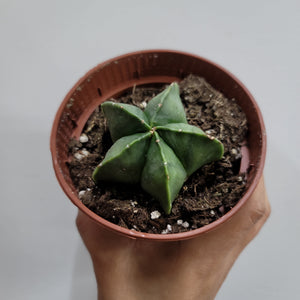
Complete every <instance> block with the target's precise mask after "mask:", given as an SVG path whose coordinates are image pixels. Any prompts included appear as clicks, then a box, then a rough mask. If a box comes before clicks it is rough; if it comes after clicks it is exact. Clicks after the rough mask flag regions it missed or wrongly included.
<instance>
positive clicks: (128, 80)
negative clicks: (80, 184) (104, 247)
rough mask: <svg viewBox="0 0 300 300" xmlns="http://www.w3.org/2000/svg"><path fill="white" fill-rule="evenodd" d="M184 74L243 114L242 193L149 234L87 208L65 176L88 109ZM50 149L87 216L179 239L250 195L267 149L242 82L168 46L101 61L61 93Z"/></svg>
mask: <svg viewBox="0 0 300 300" xmlns="http://www.w3.org/2000/svg"><path fill="white" fill-rule="evenodd" d="M189 74H194V75H199V76H202V77H204V78H205V79H206V80H207V81H208V82H209V83H210V84H211V85H212V86H213V87H214V88H216V89H217V90H219V91H220V92H222V93H223V94H224V95H225V96H226V97H227V98H235V99H236V100H237V103H238V104H239V105H240V106H241V108H242V109H243V111H244V112H245V114H246V117H247V121H248V128H249V132H248V135H247V147H246V148H244V149H243V151H242V153H243V158H242V166H241V168H242V169H243V170H244V171H247V187H246V192H245V194H244V196H243V197H242V198H241V199H240V200H239V201H238V203H237V204H236V205H235V206H234V207H233V208H232V209H231V210H230V211H229V212H228V213H226V214H225V215H224V216H223V217H221V218H219V219H218V220H216V221H214V222H213V223H210V224H208V225H206V226H204V227H201V228H199V229H195V230H191V231H188V232H184V233H174V234H167V235H165V234H149V233H143V232H137V231H134V230H129V229H126V228H123V227H120V226H118V225H115V224H113V223H111V222H109V221H106V220H105V219H103V218H101V217H100V216H98V215H96V214H95V213H94V212H92V211H91V210H89V209H88V208H87V207H86V206H85V205H83V203H82V202H81V201H80V199H79V198H78V194H77V191H76V189H75V187H74V185H73V183H72V180H71V178H70V174H69V170H68V167H67V164H66V162H67V161H68V159H69V157H68V143H69V141H70V139H71V138H74V137H75V138H79V136H80V134H81V131H82V129H83V127H84V125H85V123H86V121H87V120H88V118H89V116H90V115H91V113H92V112H93V111H94V110H95V108H96V107H97V106H99V104H101V103H102V102H103V101H105V100H107V99H109V98H111V97H113V96H114V97H115V96H117V95H120V94H121V93H122V92H123V91H125V90H126V89H128V88H132V87H133V86H134V85H137V86H138V85H143V84H155V83H171V82H173V81H180V80H181V79H183V78H184V77H186V76H187V75H189ZM50 147H51V153H52V160H53V166H54V170H55V174H56V176H57V179H58V181H59V183H60V185H61V187H62V189H63V190H64V192H65V193H66V195H67V196H68V197H69V198H70V200H71V201H72V202H73V203H74V204H75V205H76V206H77V207H78V208H79V209H80V210H81V211H82V212H83V213H85V214H86V215H88V216H89V217H90V218H91V219H92V220H94V221H95V222H97V223H98V224H99V225H100V226H103V227H105V228H107V229H109V230H112V231H114V232H117V233H120V234H123V235H126V236H128V237H131V238H143V239H150V240H159V241H175V240H183V239H188V238H192V237H195V236H198V235H200V234H203V233H206V232H207V231H209V230H212V229H214V228H216V227H217V226H220V225H221V224H222V223H224V222H226V221H227V220H228V219H230V218H231V217H232V216H233V215H234V214H235V213H236V212H237V211H238V210H239V209H240V208H241V207H242V206H243V205H244V204H245V203H246V201H247V200H248V199H249V197H250V196H251V195H252V193H253V191H254V190H255V188H256V186H257V184H258V181H259V179H260V177H261V176H262V172H263V167H264V162H265V155H266V133H265V126H264V122H263V118H262V115H261V112H260V110H259V108H258V105H257V103H256V101H255V100H254V98H253V96H252V95H251V94H250V93H249V91H248V90H247V89H246V88H245V86H244V85H243V84H242V83H241V82H240V81H239V80H238V79H237V78H236V77H235V76H233V75H232V74H230V73H229V72H228V71H226V70H225V69H224V68H222V67H220V66H218V65H216V64H215V63H213V62H210V61H208V60H206V59H204V58H202V57H199V56H196V55H193V54H188V53H184V52H180V51H172V50H146V51H138V52H133V53H129V54H125V55H122V56H119V57H116V58H113V59H110V60H108V61H105V62H103V63H101V64H99V65H98V66H96V67H95V68H93V69H92V70H90V71H89V72H88V73H87V74H85V75H84V76H83V77H82V78H81V79H80V80H79V81H78V82H77V83H76V84H75V85H74V86H73V88H72V89H71V90H70V92H69V93H68V94H67V95H66V97H65V98H64V100H63V102H62V103H61V105H60V107H59V109H58V111H57V113H56V116H55V120H54V123H53V127H52V133H51V142H50Z"/></svg>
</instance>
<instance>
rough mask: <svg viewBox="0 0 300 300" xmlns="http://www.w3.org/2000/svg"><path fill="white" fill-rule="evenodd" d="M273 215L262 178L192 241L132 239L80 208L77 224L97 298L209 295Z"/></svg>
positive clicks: (203, 297) (207, 297)
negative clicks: (231, 210)
mask: <svg viewBox="0 0 300 300" xmlns="http://www.w3.org/2000/svg"><path fill="white" fill-rule="evenodd" d="M269 214H270V204H269V201H268V198H267V195H266V191H265V186H264V181H263V178H262V179H261V180H260V182H259V184H258V186H257V188H256V190H255V192H254V193H253V195H252V196H251V198H250V199H249V200H248V201H247V203H246V204H245V205H244V206H243V207H242V208H241V209H240V210H239V211H238V212H237V213H236V214H235V215H234V216H233V217H232V218H231V219H230V220H229V221H227V222H226V223H224V224H223V225H222V226H220V228H217V229H216V230H214V231H211V232H208V233H207V234H203V235H202V236H199V237H197V238H194V239H190V240H185V241H179V242H155V243H153V242H149V241H147V240H134V239H130V238H127V237H124V236H121V235H118V234H115V233H112V232H108V231H107V230H106V229H103V228H102V227H100V226H99V225H97V224H96V223H95V222H94V221H92V220H91V219H90V218H88V217H87V216H86V215H84V214H83V213H81V212H79V213H78V216H77V220H76V223H77V227H78V230H79V233H80V235H81V237H82V239H83V241H84V243H85V245H86V247H87V249H88V251H89V253H90V255H91V258H92V261H93V265H94V271H95V274H96V280H97V284H98V300H100V299H103V300H115V299H122V300H152V299H153V300H154V299H155V300H157V299H163V300H164V299H166V300H168V299H172V300H176V299H187V300H194V299H197V300H198V299H201V300H210V299H214V298H215V296H216V294H217V292H218V290H219V288H220V286H221V284H222V283H223V281H224V279H225V278H226V275H227V274H228V272H229V270H230V269H231V267H232V265H233V263H234V262H235V260H236V259H237V257H238V256H239V254H240V253H241V252H242V250H243V249H244V248H245V247H246V245H247V244H248V243H249V242H250V241H251V240H252V239H253V238H254V237H255V236H256V235H257V233H258V232H259V231H260V229H261V228H262V226H263V224H264V223H265V222H266V220H267V218H268V216H269Z"/></svg>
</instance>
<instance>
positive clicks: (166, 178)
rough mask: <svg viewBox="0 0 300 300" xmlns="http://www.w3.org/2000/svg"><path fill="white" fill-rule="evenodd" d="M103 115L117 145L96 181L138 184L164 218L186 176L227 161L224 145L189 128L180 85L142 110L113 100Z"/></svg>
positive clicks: (97, 171) (105, 105)
mask: <svg viewBox="0 0 300 300" xmlns="http://www.w3.org/2000/svg"><path fill="white" fill-rule="evenodd" d="M102 110H103V112H104V115H105V117H106V119H107V123H108V128H109V131H110V135H111V138H112V141H113V142H114V144H113V145H112V147H111V148H110V149H109V150H108V152H107V153H106V156H105V158H104V160H103V161H102V162H101V163H100V164H99V165H98V166H97V167H96V169H95V170H94V172H93V180H94V181H95V182H98V181H116V182H123V183H129V184H137V183H140V184H141V186H142V188H143V189H144V190H145V191H146V192H148V193H149V194H151V195H152V196H153V197H154V198H155V199H157V200H158V201H159V202H160V205H161V207H162V208H163V210H164V211H165V213H166V214H170V213H171V209H172V203H173V201H174V199H175V198H176V196H177V194H178V192H179V191H180V189H181V187H182V186H183V183H184V181H185V180H186V179H187V177H188V176H190V175H191V174H192V173H193V172H195V171H196V170H197V169H198V168H200V167H201V166H202V165H204V164H207V163H209V162H212V161H214V160H218V159H220V158H221V157H222V156H223V152H224V148H223V145H222V143H221V142H220V141H218V140H217V139H215V138H212V137H210V136H208V135H206V134H205V133H204V132H203V131H202V130H201V129H200V128H198V127H196V126H192V125H189V124H187V120H186V116H185V111H184V107H183V105H182V102H181V99H180V95H179V86H178V84H177V83H172V84H171V85H170V86H169V87H168V88H166V89H165V90H164V91H163V92H161V93H160V94H158V95H157V96H155V97H154V98H153V99H151V100H150V102H149V103H148V105H147V107H146V108H145V110H144V111H142V110H141V109H139V108H138V107H136V106H133V105H129V104H123V103H114V102H111V101H106V102H104V103H103V104H102Z"/></svg>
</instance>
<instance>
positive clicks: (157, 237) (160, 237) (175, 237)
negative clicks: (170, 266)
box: [50, 49, 267, 241]
mask: <svg viewBox="0 0 300 300" xmlns="http://www.w3.org/2000/svg"><path fill="white" fill-rule="evenodd" d="M162 53H165V54H166V53H171V54H179V55H183V56H190V57H192V58H195V59H197V60H202V61H204V62H205V63H208V64H210V65H211V66H213V67H214V68H217V69H219V70H220V71H221V72H223V73H225V74H226V75H227V76H229V77H231V78H232V79H233V81H235V82H236V83H237V84H238V85H239V86H240V87H241V88H242V89H243V91H244V92H245V94H247V97H248V98H249V99H250V100H251V102H252V104H253V107H254V108H255V111H256V113H257V117H258V120H259V123H260V127H261V129H262V132H261V157H260V159H259V165H258V166H257V169H256V172H255V175H254V178H253V180H252V183H251V185H250V186H249V187H248V188H247V190H246V192H245V194H244V195H243V197H242V198H241V199H240V200H239V201H238V202H237V204H236V205H235V206H234V207H233V208H232V209H231V210H230V211H228V212H227V213H226V214H225V215H223V216H222V217H220V218H219V219H218V220H216V221H214V222H212V223H210V224H208V225H205V226H203V227H201V228H198V229H193V230H190V231H187V232H182V233H171V234H152V233H145V232H139V231H134V230H130V229H126V228H123V227H121V226H119V225H116V224H113V223H111V222H109V221H107V220H105V219H104V218H102V217H100V216H98V215H97V214H95V213H94V212H92V211H91V210H90V209H88V208H87V207H86V206H85V205H84V204H83V203H82V202H81V201H80V199H79V197H78V196H77V194H75V193H74V192H73V190H72V189H71V187H70V186H69V184H68V183H67V181H66V180H65V178H64V176H63V173H62V171H61V169H60V166H59V163H58V157H57V151H56V134H57V131H58V126H59V121H60V118H61V116H62V113H63V110H64V108H65V106H66V105H67V103H68V101H69V99H70V97H71V95H72V94H73V93H74V92H75V90H76V88H77V87H78V86H80V85H81V84H82V83H83V82H84V80H85V79H86V78H88V77H89V76H90V75H92V74H93V73H94V72H95V71H96V70H98V69H101V68H104V67H105V66H107V65H109V64H111V63H113V62H116V61H118V60H121V59H124V58H126V57H130V56H135V55H139V54H162ZM266 142H267V141H266V130H265V125H264V121H263V117H262V114H261V111H260V109H259V107H258V105H257V102H256V100H255V99H254V97H253V96H252V94H251V93H250V92H249V90H248V89H247V88H246V87H245V86H244V84H243V83H242V82H241V81H240V80H239V79H238V78H237V77H236V76H235V75H233V74H232V73H231V72H229V71H228V70H226V69H225V68H223V67H222V66H220V65H218V64H216V63H214V62H212V61H210V60H208V59H206V58H203V57H201V56H198V55H195V54H191V53H188V52H183V51H180V50H168V49H149V50H141V51H134V52H129V53H125V54H123V55H120V56H117V57H114V58H111V59H108V60H106V61H104V62H102V63H100V64H98V65H97V66H95V67H93V68H92V69H90V70H89V71H88V72H87V73H86V74H85V75H84V76H82V77H81V78H80V79H79V80H78V81H77V82H76V84H75V85H74V86H73V87H72V89H71V90H70V91H69V92H68V94H67V95H66V96H65V98H64V100H63V101H62V103H61V104H60V106H59V108H58V110H57V112H56V115H55V119H54V122H53V126H52V131H51V137H50V150H51V154H52V163H53V167H54V171H55V175H56V177H57V179H58V182H59V184H60V186H61V188H62V189H63V191H64V192H65V194H66V195H67V196H68V197H69V199H70V200H71V201H72V202H73V203H74V204H75V205H76V206H77V207H78V208H79V209H80V210H81V211H82V212H83V213H85V214H86V215H87V216H88V217H89V218H91V219H92V220H93V221H95V222H96V223H97V224H99V225H100V226H102V227H104V228H106V229H108V230H111V231H113V232H115V233H119V234H122V235H125V236H127V237H129V238H132V239H146V240H152V241H179V240H185V239H190V238H193V237H197V236H199V235H201V234H204V233H207V232H209V231H211V230H213V229H216V228H218V227H219V226H220V225H221V224H223V223H225V222H226V221H228V220H229V219H231V217H232V216H233V215H235V214H236V213H237V212H238V211H239V210H240V208H241V207H242V206H243V205H244V204H245V203H246V201H247V200H248V199H249V198H250V196H251V195H252V193H253V192H254V190H255V188H256V186H257V185H258V182H259V180H260V178H261V176H262V174H263V168H264V164H265V157H266Z"/></svg>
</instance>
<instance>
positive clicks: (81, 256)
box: [69, 226, 97, 300]
mask: <svg viewBox="0 0 300 300" xmlns="http://www.w3.org/2000/svg"><path fill="white" fill-rule="evenodd" d="M74 230H76V228H75V226H74ZM69 299H70V300H82V299H97V285H96V280H95V276H94V270H93V265H92V261H91V258H90V255H89V253H88V252H87V250H86V248H85V246H84V245H83V243H82V242H81V240H79V241H78V245H77V250H76V254H75V262H74V270H73V275H72V282H71V291H70V298H69Z"/></svg>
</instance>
